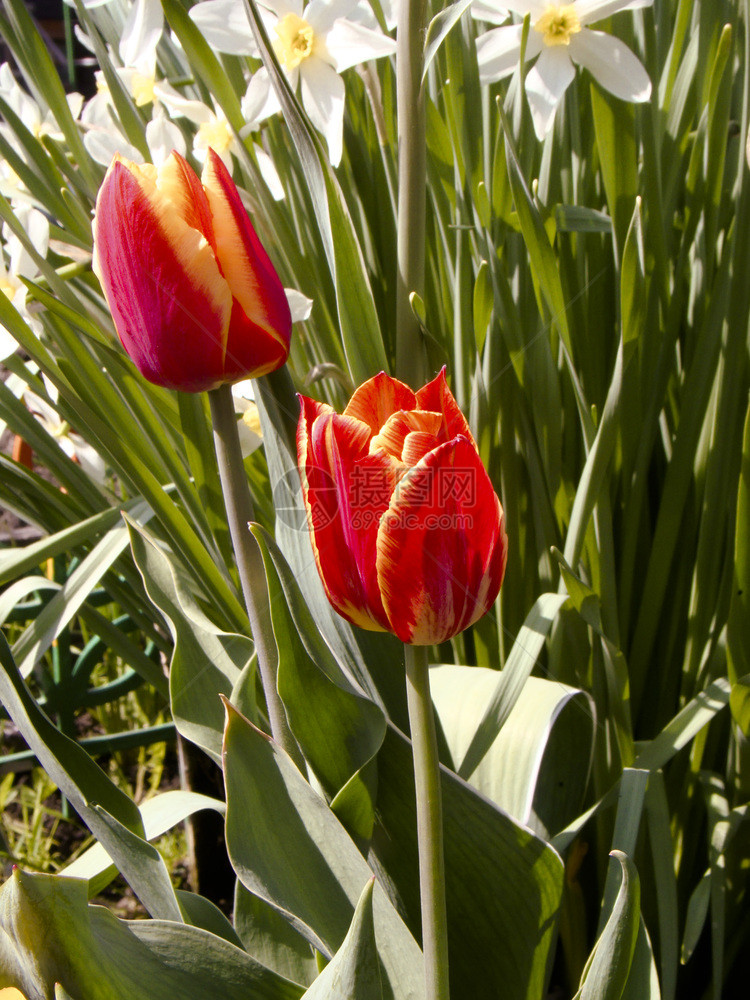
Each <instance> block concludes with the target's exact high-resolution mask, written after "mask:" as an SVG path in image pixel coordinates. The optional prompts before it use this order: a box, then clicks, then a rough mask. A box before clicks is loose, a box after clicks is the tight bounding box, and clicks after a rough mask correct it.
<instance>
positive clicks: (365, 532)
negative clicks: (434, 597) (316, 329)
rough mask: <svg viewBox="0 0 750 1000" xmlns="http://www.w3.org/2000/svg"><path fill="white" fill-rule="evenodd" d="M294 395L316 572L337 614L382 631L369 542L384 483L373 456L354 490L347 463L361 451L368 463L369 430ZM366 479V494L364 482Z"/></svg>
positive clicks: (384, 501)
mask: <svg viewBox="0 0 750 1000" xmlns="http://www.w3.org/2000/svg"><path fill="white" fill-rule="evenodd" d="M301 400H302V414H301V417H300V423H299V427H298V432H297V457H298V462H299V466H300V469H301V470H302V488H303V495H304V498H305V506H306V508H307V518H308V526H309V529H310V538H311V541H312V545H313V552H314V554H315V561H316V563H317V566H318V572H319V573H320V577H321V580H322V581H323V585H324V587H325V590H326V594H327V595H328V599H329V601H330V602H331V604H332V605H333V606H334V608H335V609H336V610H337V611H338V613H339V614H340V615H342V616H343V617H344V618H346V619H347V620H348V621H350V622H352V624H354V625H359V626H360V627H361V628H366V629H370V630H379V631H382V630H384V629H386V628H387V627H388V621H387V619H386V617H385V612H384V610H383V607H382V603H381V601H380V594H379V591H378V587H377V577H376V573H375V544H376V538H377V527H378V521H379V516H380V514H381V513H382V512H383V511H384V510H386V509H387V507H388V502H389V499H390V494H391V492H392V488H388V484H387V479H386V476H385V474H384V472H383V463H382V461H381V462H380V469H379V470H378V471H377V474H376V479H375V480H373V481H372V482H371V481H369V480H368V474H366V473H360V480H359V481H360V482H361V483H362V490H361V491H360V492H359V493H357V476H356V475H355V476H354V477H352V472H353V470H354V468H355V463H357V461H358V460H362V459H363V458H364V459H365V460H366V462H370V465H371V466H372V467H375V466H376V465H377V461H378V460H375V461H374V462H371V461H370V458H369V456H367V443H368V441H369V438H370V435H371V431H370V429H369V427H368V426H367V425H366V424H364V423H362V421H360V420H357V419H356V418H353V417H344V416H339V415H338V414H335V413H333V412H332V411H331V409H330V407H326V408H323V406H324V404H320V403H315V402H314V401H313V400H308V399H306V398H305V397H301ZM352 479H353V481H354V489H353V488H352V483H351V480H352ZM370 479H373V477H372V476H370ZM373 482H374V485H375V486H376V490H375V493H374V495H373V496H372V498H371V497H370V496H369V494H366V493H365V492H364V488H365V487H366V486H368V487H372V485H373ZM393 485H395V481H394V482H393ZM386 489H387V493H386ZM377 508H379V509H377ZM368 567H369V568H368Z"/></svg>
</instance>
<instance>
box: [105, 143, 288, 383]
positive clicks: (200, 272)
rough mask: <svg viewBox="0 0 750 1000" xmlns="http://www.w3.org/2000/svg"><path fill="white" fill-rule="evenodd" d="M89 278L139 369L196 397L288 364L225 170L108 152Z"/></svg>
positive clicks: (281, 328) (271, 294) (271, 283)
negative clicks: (94, 281)
mask: <svg viewBox="0 0 750 1000" xmlns="http://www.w3.org/2000/svg"><path fill="white" fill-rule="evenodd" d="M94 271H95V272H96V274H97V276H98V278H99V281H100V282H101V285H102V288H103V290H104V294H105V296H106V299H107V303H108V305H109V308H110V310H111V312H112V317H113V319H114V323H115V328H116V329H117V333H118V335H119V337H120V340H121V341H122V345H123V347H124V348H125V350H126V351H127V353H128V354H129V355H130V357H131V358H132V359H133V361H134V363H135V365H136V367H137V368H138V369H139V371H140V372H141V374H142V375H143V376H144V377H145V378H147V379H148V380H149V381H150V382H155V383H156V384H157V385H162V386H165V387H166V388H169V389H182V390H183V391H185V392H199V391H201V390H203V389H213V388H215V387H216V386H218V385H221V384H222V383H223V382H236V381H237V380H238V379H242V378H248V377H254V376H258V375H264V374H266V373H267V372H270V371H274V370H275V369H276V368H279V367H280V366H281V365H283V364H284V362H285V361H286V359H287V357H288V354H289V340H290V337H291V316H290V312H289V305H288V303H287V299H286V295H285V293H284V289H283V286H282V284H281V281H280V280H279V276H278V275H277V274H276V271H275V270H274V268H273V265H272V264H271V261H270V260H269V259H268V255H267V254H266V252H265V250H264V249H263V246H262V245H261V242H260V240H259V239H258V237H257V235H256V233H255V230H254V229H253V227H252V224H251V223H250V220H249V218H248V216H247V212H246V211H245V209H244V207H243V205H242V201H241V199H240V196H239V192H238V191H237V188H236V186H235V184H234V182H233V181H232V178H231V177H230V175H229V173H228V171H227V169H226V167H225V166H224V164H223V163H222V162H221V160H220V158H219V157H218V156H217V155H216V153H215V152H214V151H213V150H211V149H210V150H209V151H208V157H207V159H206V163H205V166H204V168H203V174H202V176H201V178H200V179H198V177H197V175H196V174H195V172H194V171H193V170H192V169H191V167H190V166H189V165H188V164H187V163H186V161H185V160H184V159H183V158H182V157H181V156H180V155H179V154H178V153H176V152H173V153H172V154H171V155H170V156H169V157H168V159H167V160H166V161H165V162H164V163H163V164H162V165H161V166H159V167H155V166H152V165H151V164H143V165H138V164H135V163H130V162H128V161H126V160H124V159H122V158H121V157H119V156H116V157H115V159H114V160H113V162H112V165H111V166H110V168H109V170H108V171H107V175H106V177H105V178H104V182H103V184H102V186H101V189H100V191H99V195H98V197H97V201H96V216H95V221H94Z"/></svg>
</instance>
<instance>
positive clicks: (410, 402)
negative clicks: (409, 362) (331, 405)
mask: <svg viewBox="0 0 750 1000" xmlns="http://www.w3.org/2000/svg"><path fill="white" fill-rule="evenodd" d="M416 406H417V397H416V396H415V395H414V393H413V392H412V390H411V389H410V388H409V386H408V385H404V383H403V382H399V380H398V379H396V378H391V376H390V375H386V374H385V372H380V374H378V375H375V376H374V378H371V379H368V380H367V382H363V383H362V385H361V386H359V388H358V389H357V390H356V391H355V393H354V395H353V396H352V398H351V399H350V400H349V404H348V406H347V407H346V409H345V410H344V416H345V417H356V418H357V420H363V421H364V422H365V423H366V424H367V425H368V426H369V428H370V430H371V431H372V432H373V434H377V433H378V431H379V430H380V428H381V427H382V426H383V424H385V422H386V420H387V419H388V417H390V416H391V414H393V413H396V411H397V410H414V409H416ZM426 408H427V407H426Z"/></svg>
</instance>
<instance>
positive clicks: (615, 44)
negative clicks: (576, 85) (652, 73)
mask: <svg viewBox="0 0 750 1000" xmlns="http://www.w3.org/2000/svg"><path fill="white" fill-rule="evenodd" d="M569 48H570V55H571V56H572V58H573V59H575V61H576V62H577V63H579V64H580V65H581V66H583V67H585V68H586V69H587V70H588V71H589V73H591V75H592V76H593V77H594V79H595V80H596V82H597V83H598V84H600V85H601V86H602V87H604V89H605V90H608V91H609V92H610V93H611V94H614V95H615V97H619V98H620V99H621V100H623V101H635V102H638V103H640V102H642V101H647V100H648V99H649V97H650V96H651V80H650V79H649V76H648V73H647V72H646V70H645V69H644V68H643V65H642V63H641V61H640V60H639V59H638V57H637V56H635V55H633V53H632V52H631V51H630V49H629V48H628V47H627V45H625V44H624V43H623V42H621V41H620V39H619V38H613V37H612V35H608V34H606V33H605V32H603V31H591V30H590V29H589V28H583V29H582V30H581V31H580V32H578V34H577V35H573V36H572V37H571V39H570V46H569ZM526 86H527V89H528V82H527V84H526Z"/></svg>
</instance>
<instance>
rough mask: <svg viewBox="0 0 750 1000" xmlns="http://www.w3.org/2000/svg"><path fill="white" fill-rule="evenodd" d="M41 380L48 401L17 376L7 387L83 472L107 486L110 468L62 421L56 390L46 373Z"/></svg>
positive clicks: (33, 371)
mask: <svg viewBox="0 0 750 1000" xmlns="http://www.w3.org/2000/svg"><path fill="white" fill-rule="evenodd" d="M28 367H29V371H30V373H31V374H37V373H38V368H37V367H36V365H34V364H29V366H28ZM42 381H43V382H44V388H45V390H46V392H47V396H46V398H43V397H42V396H39V395H38V394H37V393H36V392H33V391H32V390H31V389H30V388H29V386H28V384H27V382H26V381H25V380H24V379H22V378H19V377H18V376H16V375H11V377H10V378H9V379H8V382H7V385H8V388H9V389H10V390H11V391H12V392H13V394H14V395H15V396H16V397H17V398H18V399H20V400H21V401H22V402H23V404H24V406H25V407H26V409H27V410H28V411H29V413H30V414H31V415H32V416H33V417H36V419H37V420H38V421H39V423H40V424H41V425H42V427H43V428H44V429H45V430H46V431H47V433H48V434H49V435H50V436H51V437H53V438H54V439H55V441H57V443H58V445H59V446H60V448H62V450H63V451H64V452H65V454H66V455H67V456H68V458H72V459H73V461H74V462H77V463H78V464H79V465H80V466H81V468H82V469H83V471H84V472H85V473H86V474H87V475H88V476H89V477H90V478H91V479H93V480H95V481H96V482H97V483H101V484H104V483H106V482H107V468H106V465H105V462H104V459H103V458H102V457H101V455H100V454H99V453H98V452H97V451H96V449H94V448H92V447H91V445H90V444H88V442H87V441H84V439H83V438H82V437H81V435H80V434H76V432H75V431H74V430H72V429H71V427H70V424H69V423H68V422H67V421H66V420H63V419H62V417H61V416H60V414H59V413H58V412H57V409H56V405H57V398H58V393H57V389H56V388H55V386H54V385H53V384H52V383H51V382H50V380H49V379H48V378H47V376H46V375H44V374H43V375H42Z"/></svg>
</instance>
